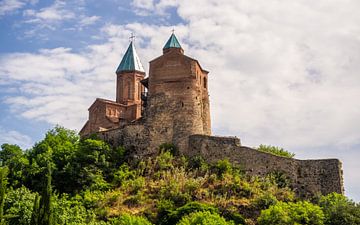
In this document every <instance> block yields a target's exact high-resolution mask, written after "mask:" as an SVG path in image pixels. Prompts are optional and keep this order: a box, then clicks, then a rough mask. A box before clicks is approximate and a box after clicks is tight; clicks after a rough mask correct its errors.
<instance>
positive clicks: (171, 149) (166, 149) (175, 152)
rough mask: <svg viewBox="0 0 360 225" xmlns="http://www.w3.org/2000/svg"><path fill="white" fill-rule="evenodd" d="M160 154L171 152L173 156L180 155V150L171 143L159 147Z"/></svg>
mask: <svg viewBox="0 0 360 225" xmlns="http://www.w3.org/2000/svg"><path fill="white" fill-rule="evenodd" d="M159 150H160V153H162V152H170V153H171V155H173V156H178V155H179V149H178V148H177V147H176V145H174V144H171V143H163V144H161V145H160V146H159Z"/></svg>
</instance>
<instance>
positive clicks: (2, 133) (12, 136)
mask: <svg viewBox="0 0 360 225" xmlns="http://www.w3.org/2000/svg"><path fill="white" fill-rule="evenodd" d="M4 143H7V144H16V145H19V146H20V147H21V148H22V149H28V148H30V147H31V146H32V144H33V141H32V140H31V138H30V137H29V136H27V135H25V134H21V133H19V132H17V131H14V130H5V129H3V128H2V127H0V145H2V144H4Z"/></svg>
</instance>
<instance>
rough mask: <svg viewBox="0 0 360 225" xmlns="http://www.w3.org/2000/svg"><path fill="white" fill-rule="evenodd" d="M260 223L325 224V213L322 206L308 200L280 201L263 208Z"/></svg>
mask: <svg viewBox="0 0 360 225" xmlns="http://www.w3.org/2000/svg"><path fill="white" fill-rule="evenodd" d="M257 221H258V223H259V225H286V224H309V225H310V224H311V225H322V224H324V213H323V211H322V210H321V208H320V207H319V206H317V205H314V204H312V203H310V202H307V201H300V202H296V203H293V202H289V203H285V202H278V203H276V204H275V205H272V206H270V208H268V209H266V210H262V211H261V214H260V216H259V218H258V220H257Z"/></svg>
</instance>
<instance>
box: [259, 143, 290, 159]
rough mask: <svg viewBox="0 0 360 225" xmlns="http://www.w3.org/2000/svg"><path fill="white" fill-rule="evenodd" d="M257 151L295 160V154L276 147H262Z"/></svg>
mask: <svg viewBox="0 0 360 225" xmlns="http://www.w3.org/2000/svg"><path fill="white" fill-rule="evenodd" d="M257 150H259V151H261V152H266V153H270V154H273V155H277V156H282V157H286V158H294V156H295V154H294V153H292V152H289V151H286V150H284V149H283V148H280V147H275V146H271V145H260V146H259V147H258V148H257Z"/></svg>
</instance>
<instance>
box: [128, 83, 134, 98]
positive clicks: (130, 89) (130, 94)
mask: <svg viewBox="0 0 360 225" xmlns="http://www.w3.org/2000/svg"><path fill="white" fill-rule="evenodd" d="M127 90H128V98H129V99H134V93H133V91H132V85H131V81H128V82H127Z"/></svg>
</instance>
